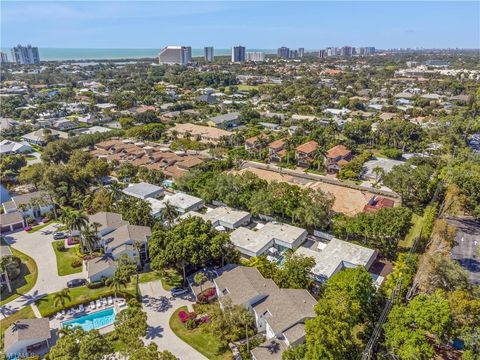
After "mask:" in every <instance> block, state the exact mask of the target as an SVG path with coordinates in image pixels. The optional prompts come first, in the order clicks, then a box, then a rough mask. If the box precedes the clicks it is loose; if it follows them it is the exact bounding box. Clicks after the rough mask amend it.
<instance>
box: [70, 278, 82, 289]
mask: <svg viewBox="0 0 480 360" xmlns="http://www.w3.org/2000/svg"><path fill="white" fill-rule="evenodd" d="M86 283H87V280H85V279H73V280H70V281H69V282H67V287H68V288H74V287H78V286H83V285H85V284H86Z"/></svg>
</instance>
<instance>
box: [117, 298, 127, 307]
mask: <svg viewBox="0 0 480 360" xmlns="http://www.w3.org/2000/svg"><path fill="white" fill-rule="evenodd" d="M117 304H118V306H125V305H126V304H127V302H126V301H125V299H118V300H117Z"/></svg>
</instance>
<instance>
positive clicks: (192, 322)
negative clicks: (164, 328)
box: [185, 319, 197, 330]
mask: <svg viewBox="0 0 480 360" xmlns="http://www.w3.org/2000/svg"><path fill="white" fill-rule="evenodd" d="M185 327H186V328H187V329H188V330H193V329H195V328H196V327H197V322H196V321H195V320H193V319H188V320H187V322H186V323H185Z"/></svg>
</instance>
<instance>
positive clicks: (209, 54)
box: [203, 46, 213, 62]
mask: <svg viewBox="0 0 480 360" xmlns="http://www.w3.org/2000/svg"><path fill="white" fill-rule="evenodd" d="M203 57H204V59H205V61H208V62H211V61H213V46H205V47H204V48H203Z"/></svg>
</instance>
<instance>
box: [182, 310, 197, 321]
mask: <svg viewBox="0 0 480 360" xmlns="http://www.w3.org/2000/svg"><path fill="white" fill-rule="evenodd" d="M178 317H179V318H180V321H181V322H182V323H186V322H187V321H189V320H195V318H196V317H197V314H196V313H195V312H186V311H183V310H181V311H180V312H179V313H178Z"/></svg>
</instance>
